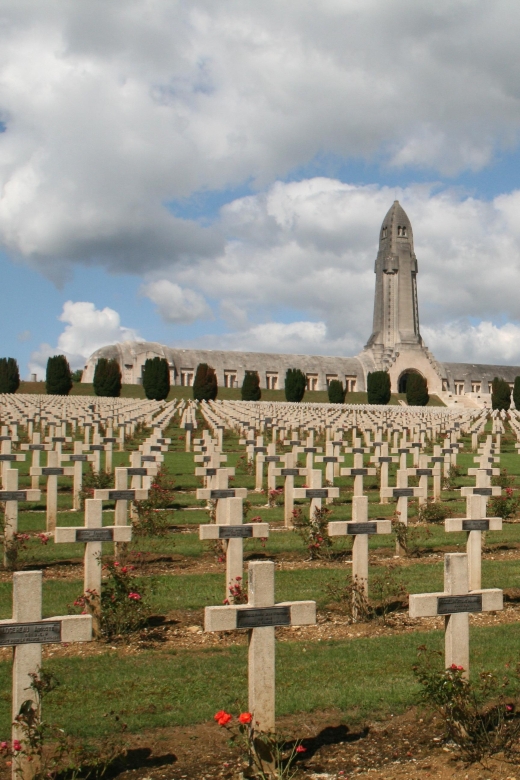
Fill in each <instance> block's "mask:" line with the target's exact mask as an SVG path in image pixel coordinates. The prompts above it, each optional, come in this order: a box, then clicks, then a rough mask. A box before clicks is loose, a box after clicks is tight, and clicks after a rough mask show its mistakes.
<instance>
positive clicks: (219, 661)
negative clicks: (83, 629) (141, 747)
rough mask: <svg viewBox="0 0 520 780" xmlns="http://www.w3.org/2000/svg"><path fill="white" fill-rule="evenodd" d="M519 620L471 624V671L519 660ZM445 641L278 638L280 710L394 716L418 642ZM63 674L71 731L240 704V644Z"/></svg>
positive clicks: (93, 664)
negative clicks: (117, 719)
mask: <svg viewBox="0 0 520 780" xmlns="http://www.w3.org/2000/svg"><path fill="white" fill-rule="evenodd" d="M519 641H520V626H519V625H518V624H513V625H503V626H498V627H491V628H489V627H488V628H474V629H472V632H471V649H472V670H473V674H477V673H478V671H479V670H484V669H485V670H493V671H495V672H497V673H500V672H501V671H503V669H504V665H505V664H506V663H508V662H510V661H515V659H516V650H515V648H516V647H518V643H519ZM423 644H426V645H428V646H429V647H431V648H434V649H441V647H442V632H439V631H434V632H414V633H410V634H400V635H397V636H395V637H388V636H384V637H375V638H372V639H352V640H350V641H342V642H332V641H324V642H305V643H293V642H280V643H278V646H277V712H278V714H279V715H283V714H290V713H295V712H302V711H303V712H310V711H312V710H316V709H326V708H330V707H338V708H339V709H341V710H342V711H344V712H345V713H346V715H347V717H350V718H351V720H355V721H359V720H362V719H363V718H370V719H371V720H372V719H374V718H376V717H381V716H384V715H388V714H390V713H392V714H395V713H398V712H400V711H402V710H404V709H405V708H406V707H408V706H410V705H412V704H414V703H415V701H416V693H417V685H416V683H415V680H414V677H413V674H412V666H413V664H414V662H415V659H416V655H417V648H418V646H420V645H423ZM47 667H48V668H49V669H50V670H52V671H53V672H54V674H55V675H56V676H57V677H58V679H59V680H60V681H61V685H60V687H59V688H58V689H57V690H56V692H55V694H53V696H52V699H49V701H48V703H47V708H46V712H45V715H46V717H47V718H48V719H49V720H50V721H53V722H56V723H58V724H59V725H62V726H66V728H67V731H68V732H69V733H72V734H75V735H82V736H100V735H101V734H103V733H105V732H106V731H107V730H108V729H110V726H111V721H110V720H109V719H107V718H104V717H103V716H104V715H105V714H106V713H107V712H109V711H115V712H116V713H119V714H120V715H121V717H122V718H123V719H124V721H125V722H126V723H127V724H128V726H129V729H130V730H131V731H133V732H138V731H142V730H143V729H148V728H154V727H162V726H172V725H187V724H189V723H196V722H200V721H204V720H210V719H211V718H212V716H213V714H214V713H215V712H216V711H217V710H219V709H221V708H228V709H231V710H232V711H234V710H236V708H237V702H238V703H239V704H241V706H242V707H245V706H246V690H247V650H246V648H245V647H242V646H241V647H226V648H222V649H220V648H211V649H208V650H205V651H178V652H170V653H166V652H161V651H160V650H157V651H145V652H142V653H140V654H139V655H135V656H119V655H117V654H116V651H112V650H107V651H106V652H105V653H103V654H102V655H99V656H90V657H86V658H81V657H74V658H60V659H56V660H49V661H48V662H47ZM10 672H11V670H10V663H5V662H4V663H0V691H1V693H0V696H1V698H2V700H3V701H4V703H5V705H6V706H4V707H2V708H1V709H0V738H2V739H5V738H7V737H8V735H9V724H10V717H9V706H8V703H9V700H10V694H9V690H10V681H11V679H10Z"/></svg>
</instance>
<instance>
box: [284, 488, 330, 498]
mask: <svg viewBox="0 0 520 780" xmlns="http://www.w3.org/2000/svg"><path fill="white" fill-rule="evenodd" d="M293 495H294V497H295V498H339V487H329V488H295V489H294V491H293Z"/></svg>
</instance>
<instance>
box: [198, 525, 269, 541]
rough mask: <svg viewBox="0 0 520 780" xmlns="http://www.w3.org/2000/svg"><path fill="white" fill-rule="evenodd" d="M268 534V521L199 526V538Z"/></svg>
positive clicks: (257, 537) (260, 537)
mask: <svg viewBox="0 0 520 780" xmlns="http://www.w3.org/2000/svg"><path fill="white" fill-rule="evenodd" d="M266 536H269V523H242V525H224V524H222V525H220V524H219V525H216V524H214V523H211V524H207V525H201V526H199V539H203V540H207V539H233V538H242V539H247V538H255V539H265V538H266Z"/></svg>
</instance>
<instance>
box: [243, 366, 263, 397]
mask: <svg viewBox="0 0 520 780" xmlns="http://www.w3.org/2000/svg"><path fill="white" fill-rule="evenodd" d="M261 397H262V391H261V390H260V377H259V376H258V371H246V373H245V376H244V381H243V383H242V401H259V400H260V399H261Z"/></svg>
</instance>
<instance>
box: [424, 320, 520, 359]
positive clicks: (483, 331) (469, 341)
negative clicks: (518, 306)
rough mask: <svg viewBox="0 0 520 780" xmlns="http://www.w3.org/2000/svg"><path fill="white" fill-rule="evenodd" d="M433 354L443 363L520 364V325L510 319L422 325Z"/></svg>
mask: <svg viewBox="0 0 520 780" xmlns="http://www.w3.org/2000/svg"><path fill="white" fill-rule="evenodd" d="M423 335H424V336H425V337H426V339H427V341H428V346H429V347H430V349H431V350H432V352H433V353H434V354H442V355H443V358H444V360H445V361H446V362H450V361H451V362H462V363H485V364H491V365H494V364H498V365H513V366H518V365H520V325H518V324H515V323H512V322H509V323H506V324H505V325H501V326H500V325H493V323H492V322H485V321H483V322H479V323H478V325H471V324H470V323H467V322H460V321H459V322H449V323H447V324H446V325H444V326H443V327H441V328H438V329H433V328H424V334H423Z"/></svg>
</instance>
